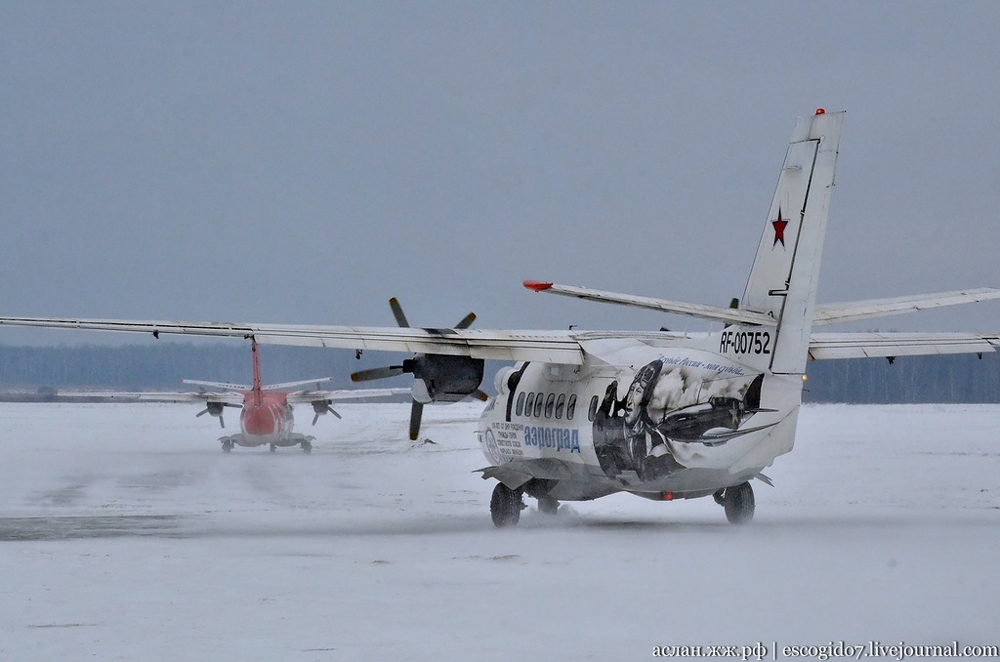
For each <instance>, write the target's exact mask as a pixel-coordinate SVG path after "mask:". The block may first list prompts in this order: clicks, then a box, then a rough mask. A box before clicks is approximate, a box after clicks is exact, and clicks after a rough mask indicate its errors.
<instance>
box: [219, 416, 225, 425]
mask: <svg viewBox="0 0 1000 662" xmlns="http://www.w3.org/2000/svg"><path fill="white" fill-rule="evenodd" d="M219 427H220V428H225V427H226V422H225V421H224V420H222V414H219Z"/></svg>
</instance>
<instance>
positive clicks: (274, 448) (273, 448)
mask: <svg viewBox="0 0 1000 662" xmlns="http://www.w3.org/2000/svg"><path fill="white" fill-rule="evenodd" d="M276 450H278V447H277V446H275V445H274V444H271V452H272V453H273V452H274V451H276Z"/></svg>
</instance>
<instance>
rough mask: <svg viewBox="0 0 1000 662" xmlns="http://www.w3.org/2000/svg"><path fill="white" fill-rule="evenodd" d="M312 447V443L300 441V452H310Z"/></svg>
mask: <svg viewBox="0 0 1000 662" xmlns="http://www.w3.org/2000/svg"><path fill="white" fill-rule="evenodd" d="M312 449H313V445H312V444H310V443H309V442H308V441H303V442H302V452H303V453H312Z"/></svg>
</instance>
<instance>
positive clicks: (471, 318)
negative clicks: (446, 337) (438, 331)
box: [455, 313, 476, 329]
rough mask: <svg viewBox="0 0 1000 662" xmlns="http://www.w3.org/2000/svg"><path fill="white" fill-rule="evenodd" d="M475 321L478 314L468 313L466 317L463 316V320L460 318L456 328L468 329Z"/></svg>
mask: <svg viewBox="0 0 1000 662" xmlns="http://www.w3.org/2000/svg"><path fill="white" fill-rule="evenodd" d="M475 321H476V314H475V313H469V314H468V315H466V316H465V317H463V318H462V319H461V320H459V322H458V324H456V325H455V328H456V329H468V328H469V327H470V326H472V323H473V322H475Z"/></svg>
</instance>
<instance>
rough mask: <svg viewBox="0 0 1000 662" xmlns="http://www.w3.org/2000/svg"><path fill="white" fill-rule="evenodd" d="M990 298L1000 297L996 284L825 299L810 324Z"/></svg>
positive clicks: (900, 312) (955, 304)
mask: <svg viewBox="0 0 1000 662" xmlns="http://www.w3.org/2000/svg"><path fill="white" fill-rule="evenodd" d="M993 299H1000V289H998V288H995V287H981V288H978V289H974V290H957V291H955V292H938V293H935V294H916V295H913V296H905V297H894V298H890V299H870V300H868V301H848V302H845V303H828V304H825V305H817V306H816V312H815V315H814V318H813V325H814V326H819V325H821V324H836V323H837V322H854V321H857V320H864V319H872V318H876V317H888V316H889V315H902V314H904V313H913V312H917V311H919V310H930V309H931V308H941V307H943V306H957V305H960V304H964V303H978V302H980V301H991V300H993Z"/></svg>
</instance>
